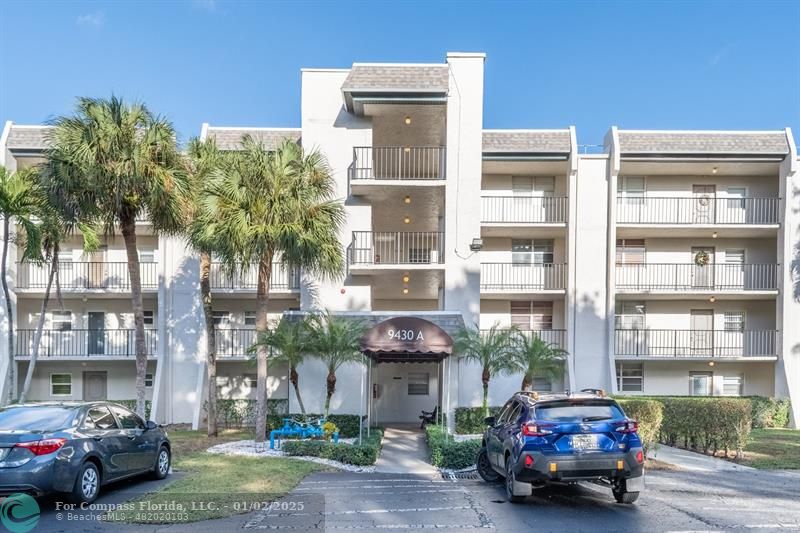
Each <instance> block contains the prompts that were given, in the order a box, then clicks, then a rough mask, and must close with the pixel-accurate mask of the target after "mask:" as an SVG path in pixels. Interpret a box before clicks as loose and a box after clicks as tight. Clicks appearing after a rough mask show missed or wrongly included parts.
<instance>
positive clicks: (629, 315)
mask: <svg viewBox="0 0 800 533" xmlns="http://www.w3.org/2000/svg"><path fill="white" fill-rule="evenodd" d="M646 318H647V304H646V303H645V302H644V301H636V300H618V301H617V303H616V328H617V329H644V327H645V323H646Z"/></svg>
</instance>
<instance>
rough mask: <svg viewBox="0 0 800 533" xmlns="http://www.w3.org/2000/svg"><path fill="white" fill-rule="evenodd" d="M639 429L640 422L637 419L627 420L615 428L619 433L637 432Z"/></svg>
mask: <svg viewBox="0 0 800 533" xmlns="http://www.w3.org/2000/svg"><path fill="white" fill-rule="evenodd" d="M638 430H639V422H637V421H636V420H627V421H625V423H624V424H622V425H621V426H617V428H616V429H615V430H614V431H616V432H617V433H636V432H637V431H638Z"/></svg>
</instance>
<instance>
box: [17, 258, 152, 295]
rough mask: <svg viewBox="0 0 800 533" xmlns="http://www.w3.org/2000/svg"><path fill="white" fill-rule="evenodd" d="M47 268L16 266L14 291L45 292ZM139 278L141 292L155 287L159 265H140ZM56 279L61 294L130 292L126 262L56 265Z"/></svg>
mask: <svg viewBox="0 0 800 533" xmlns="http://www.w3.org/2000/svg"><path fill="white" fill-rule="evenodd" d="M49 274H50V268H49V265H47V264H42V265H37V264H33V263H28V262H22V263H18V270H17V288H19V289H45V288H46V287H47V278H48V276H49ZM139 277H140V279H141V283H142V289H143V290H155V289H157V288H158V263H139ZM58 278H59V282H60V284H61V290H62V291H76V290H94V289H97V290H116V291H129V290H130V289H131V282H130V276H129V275H128V263H127V262H113V263H112V262H107V261H97V262H71V261H60V262H59V263H58Z"/></svg>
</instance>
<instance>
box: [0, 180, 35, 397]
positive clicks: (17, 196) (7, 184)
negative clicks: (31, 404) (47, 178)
mask: <svg viewBox="0 0 800 533" xmlns="http://www.w3.org/2000/svg"><path fill="white" fill-rule="evenodd" d="M34 176H35V170H34V169H26V170H22V171H19V172H9V171H8V170H6V168H5V167H3V166H0V216H2V217H3V254H2V259H0V278H2V285H3V297H4V298H5V302H6V319H7V320H8V371H7V372H6V376H7V377H6V387H7V393H6V395H5V397H3V398H0V404H3V403H5V402H10V401H12V400H13V399H14V383H15V379H16V377H15V376H14V362H13V361H14V314H13V309H12V307H11V293H10V291H9V290H8V280H6V275H7V272H8V249H9V246H10V245H11V244H12V243H14V244H17V245H18V246H20V247H21V248H22V254H21V257H20V260H22V261H24V260H26V259H34V260H35V259H41V250H42V248H41V232H40V231H39V227H38V226H37V224H36V221H35V218H36V217H37V216H38V215H40V214H41V209H42V195H41V191H40V189H39V185H38V183H37V181H36V180H35V179H34ZM12 223H14V224H17V225H18V226H19V231H18V232H15V235H14V237H13V239H12V236H11V224H12ZM0 389H2V387H0Z"/></svg>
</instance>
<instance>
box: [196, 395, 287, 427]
mask: <svg viewBox="0 0 800 533" xmlns="http://www.w3.org/2000/svg"><path fill="white" fill-rule="evenodd" d="M207 406H208V402H206V403H204V404H203V410H205V411H206V412H208V410H207ZM288 412H289V400H288V399H287V398H280V399H268V400H267V413H268V416H286V413H288ZM255 415H256V401H255V400H245V399H241V400H230V399H222V398H218V399H217V425H218V426H220V427H224V428H241V427H251V426H253V425H255Z"/></svg>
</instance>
